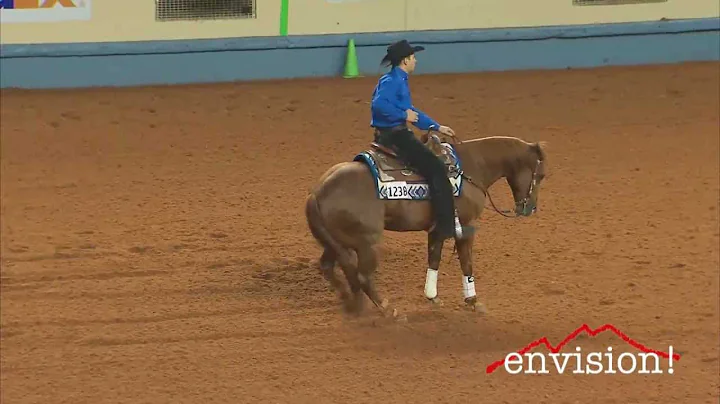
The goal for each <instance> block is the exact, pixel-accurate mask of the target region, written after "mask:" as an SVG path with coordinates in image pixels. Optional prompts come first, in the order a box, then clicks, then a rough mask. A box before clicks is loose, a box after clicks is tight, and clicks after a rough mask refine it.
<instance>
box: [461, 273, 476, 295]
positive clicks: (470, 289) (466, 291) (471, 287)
mask: <svg viewBox="0 0 720 404" xmlns="http://www.w3.org/2000/svg"><path fill="white" fill-rule="evenodd" d="M463 295H464V296H465V298H466V299H467V298H469V297H474V296H475V277H473V276H464V275H463Z"/></svg>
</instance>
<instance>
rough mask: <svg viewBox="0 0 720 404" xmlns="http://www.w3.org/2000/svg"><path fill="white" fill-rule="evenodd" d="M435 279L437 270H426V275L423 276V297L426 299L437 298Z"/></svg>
mask: <svg viewBox="0 0 720 404" xmlns="http://www.w3.org/2000/svg"><path fill="white" fill-rule="evenodd" d="M437 278H438V270H437V269H432V268H428V270H427V275H425V297H427V298H428V299H434V298H436V297H437V294H438V293H437Z"/></svg>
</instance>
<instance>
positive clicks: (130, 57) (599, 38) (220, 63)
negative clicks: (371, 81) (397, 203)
mask: <svg viewBox="0 0 720 404" xmlns="http://www.w3.org/2000/svg"><path fill="white" fill-rule="evenodd" d="M350 38H353V39H354V40H355V45H356V47H357V50H358V56H359V59H360V71H361V73H362V74H377V73H379V65H378V63H379V60H380V57H381V56H382V54H383V52H384V48H385V47H386V46H387V44H388V43H390V42H392V41H394V40H397V39H398V38H406V39H408V40H409V41H411V42H414V43H421V44H424V45H435V46H430V47H429V49H428V51H427V56H425V60H424V62H423V64H422V65H421V66H420V67H419V69H418V73H419V74H422V73H459V72H473V71H485V70H517V69H541V68H547V69H553V68H567V67H595V66H602V65H631V64H652V63H679V62H686V61H718V60H720V18H702V19H689V20H661V21H652V22H633V23H612V24H596V25H567V26H551V27H528V28H506V29H478V30H452V31H451V30H448V31H419V32H418V31H415V32H387V33H356V34H332V35H310V36H278V37H253V38H224V39H196V40H164V41H137V42H105V43H73V44H8V45H2V46H0V64H1V66H0V69H1V70H0V71H2V72H3V73H2V75H0V87H2V88H8V87H21V88H63V87H90V86H134V85H151V84H181V83H200V82H221V81H237V80H261V79H287V78H302V77H320V76H336V75H339V74H340V73H341V72H342V68H343V62H344V55H345V47H346V45H347V42H348V40H349V39H350ZM458 54H461V55H464V57H463V58H457V57H456V55H458ZM454 55H455V57H454ZM288 58H290V59H292V60H293V63H292V64H288V63H286V62H283V61H284V60H286V59H288ZM448 60H452V61H453V62H452V63H447V61H448ZM178 66H184V67H185V68H178ZM170 67H172V69H170ZM47 72H52V73H53V74H50V75H49V74H47Z"/></svg>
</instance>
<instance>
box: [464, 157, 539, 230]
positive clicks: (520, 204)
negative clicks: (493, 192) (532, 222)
mask: <svg viewBox="0 0 720 404" xmlns="http://www.w3.org/2000/svg"><path fill="white" fill-rule="evenodd" d="M542 163H543V161H542V160H540V159H538V160H537V161H536V163H535V169H534V170H533V174H532V181H530V185H529V186H528V191H527V194H526V195H525V197H524V198H522V199H521V200H519V201H517V202H515V211H514V212H515V214H514V215H511V213H512V212H513V211H511V210H500V209H498V208H497V206H495V202H493V200H492V196H490V192H488V190H487V189H485V188H484V187H483V186H482V185H480V184H478V183H476V182H475V181H473V179H472V178H471V177H470V176H469V175H467V174H465V173H464V172H463V171H460V176H461V177H462V178H463V179H464V180H466V181H467V182H469V183H470V184H472V185H474V186H475V187H477V188H479V189H480V190H481V191H483V193H484V194H485V196H486V197H487V198H488V200H489V201H490V205H491V206H492V207H493V209H495V212H497V213H499V214H500V215H502V216H505V217H509V218H515V217H519V216H530V214H532V213H535V211H536V210H537V207H536V206H533V207H532V209H530V211H529V212H528V205H529V203H530V201H531V200H532V196H533V193H534V192H535V187H536V186H537V173H538V170H539V169H540V166H541V165H542ZM519 208H520V209H519ZM518 212H521V213H518Z"/></svg>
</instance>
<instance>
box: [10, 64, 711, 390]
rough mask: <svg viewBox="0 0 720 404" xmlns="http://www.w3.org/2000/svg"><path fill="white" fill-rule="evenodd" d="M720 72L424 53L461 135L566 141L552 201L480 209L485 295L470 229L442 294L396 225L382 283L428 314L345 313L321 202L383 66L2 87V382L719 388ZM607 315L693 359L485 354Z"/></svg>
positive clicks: (411, 237)
mask: <svg viewBox="0 0 720 404" xmlns="http://www.w3.org/2000/svg"><path fill="white" fill-rule="evenodd" d="M719 71H720V69H719V65H718V64H717V63H699V64H685V65H675V66H654V67H630V68H629V67H623V68H602V69H592V70H564V71H533V72H510V73H486V74H472V75H448V76H417V77H414V78H413V79H412V89H413V97H414V101H415V103H416V105H417V106H419V107H420V108H422V109H423V110H425V111H426V112H428V113H429V114H430V115H431V116H433V117H434V118H436V119H437V120H439V121H440V122H442V123H444V124H447V125H450V126H451V127H453V128H454V129H455V130H456V131H457V132H458V134H459V135H460V136H461V137H464V138H473V137H481V136H490V135H509V136H517V137H521V138H523V139H526V140H532V141H536V140H544V141H547V142H549V144H548V146H549V148H548V153H549V161H548V173H549V177H548V178H547V180H546V183H545V185H544V186H543V188H542V190H541V194H540V205H539V208H540V211H539V212H538V214H537V216H535V217H532V218H529V219H517V220H516V219H507V218H504V217H501V216H500V215H497V214H495V213H494V212H493V211H491V210H486V211H485V213H484V215H483V218H482V220H481V222H480V223H479V228H480V235H479V238H478V239H477V240H476V252H475V258H474V263H475V268H476V275H477V281H476V282H477V291H478V294H479V296H480V298H481V300H482V301H483V302H484V303H485V304H486V305H487V307H488V310H489V311H488V313H487V314H486V315H485V316H481V315H478V314H477V313H472V312H468V311H466V310H464V309H463V307H462V289H461V288H462V284H461V274H460V270H459V266H458V263H457V260H456V258H455V257H454V256H452V245H451V244H450V243H447V244H446V247H445V251H444V258H443V261H442V266H441V276H440V280H439V290H440V294H441V296H442V297H443V298H444V300H445V303H446V304H445V306H443V307H439V308H433V307H430V306H429V305H428V303H426V301H425V300H424V297H423V283H424V279H425V268H426V256H425V248H426V247H425V241H426V238H425V237H426V236H425V234H424V233H406V234H398V233H386V236H385V239H384V241H383V244H382V247H381V248H380V253H381V259H382V261H381V266H380V268H379V269H378V286H379V288H380V291H381V292H382V293H383V295H384V296H385V297H387V298H388V299H390V300H391V302H393V303H395V304H396V305H398V306H399V308H400V309H401V310H402V311H404V312H405V313H406V314H407V316H408V322H407V323H393V322H388V321H385V320H383V319H380V318H379V317H378V316H377V315H376V314H375V313H374V312H373V311H372V306H371V305H368V306H367V309H368V310H367V313H366V315H365V316H364V317H362V318H347V317H345V316H344V315H343V314H342V313H341V311H340V307H339V305H338V302H337V300H336V298H335V296H334V295H333V294H332V293H331V292H330V291H329V290H328V287H327V285H326V283H325V282H324V280H323V279H322V277H321V276H320V275H319V274H318V272H317V270H316V262H317V259H318V256H319V254H320V249H319V248H318V246H317V245H316V244H315V242H314V241H313V240H312V238H311V237H310V233H309V231H308V229H307V227H306V223H305V218H304V215H303V203H304V198H305V196H306V193H307V191H308V189H309V188H310V187H311V186H312V184H313V183H314V181H315V180H316V179H317V178H318V177H319V176H320V175H321V174H322V173H323V171H324V170H325V169H327V168H328V167H330V166H331V165H332V164H334V163H336V162H339V161H345V160H349V159H352V157H353V156H354V155H355V153H357V152H359V151H361V150H362V149H363V148H365V147H367V145H368V143H369V141H370V140H371V137H372V135H371V132H370V130H369V110H368V108H369V106H368V102H369V99H370V95H371V92H372V89H373V86H374V83H375V78H372V77H368V78H363V79H358V80H342V79H318V80H300V81H285V82H257V83H242V84H218V85H199V86H184V87H153V88H132V89H90V90H73V91H18V90H8V91H3V93H2V115H1V116H0V118H1V120H0V122H1V129H2V139H1V140H2V250H1V253H2V288H1V291H2V324H1V325H2V329H1V330H2V375H1V380H2V402H3V403H8V404H27V403H43V404H49V403H54V404H60V403H72V404H81V403H92V404H103V403H128V404H141V403H173V404H180V403H203V404H212V403H425V402H432V403H466V402H475V403H479V402H483V403H526V402H527V403H552V404H562V403H617V404H629V403H671V404H672V403H717V402H718V388H719V385H718V374H719V369H718V366H719V364H718V356H719V352H718V328H719V327H720V323H719V322H720V316H719V315H720V313H719V309H718V276H719V270H718V266H719V265H720V259H719V253H718V245H719V243H720V237H719V234H718V195H719V192H720V188H719V186H718V182H719V174H718V172H719V170H720V164H719V163H718V158H719V157H718V156H719V153H720V145H719V143H720V142H719V140H718V136H719V135H718V130H719V129H718V124H719V119H720V116H719V112H718V111H720V100H719V95H718V88H720V87H719V86H720V79H719ZM491 192H492V193H493V198H494V200H495V202H496V203H498V204H499V205H502V207H503V208H507V207H509V206H510V204H511V202H512V201H511V199H510V193H509V188H508V187H507V185H506V184H505V183H497V184H496V185H495V186H494V187H493V188H492V190H491ZM583 323H587V324H588V325H590V326H591V327H598V326H600V325H603V324H606V323H610V324H613V325H615V326H616V327H618V328H619V329H621V330H622V331H623V332H625V333H626V334H627V335H628V336H630V337H632V338H633V339H635V340H637V341H639V342H641V343H643V344H645V345H647V346H649V347H651V348H655V349H659V350H665V349H667V347H668V345H673V346H674V349H675V350H676V351H677V352H679V353H680V354H681V355H682V357H681V360H680V361H678V362H676V363H675V364H674V370H675V373H674V374H672V375H669V374H663V375H619V374H617V375H597V376H589V375H573V374H564V375H557V374H550V375H544V376H539V375H535V376H533V375H510V374H508V373H507V372H505V371H504V370H502V369H499V370H497V371H496V372H494V373H492V374H486V373H485V368H486V366H488V365H489V364H490V363H492V362H493V361H496V360H498V359H502V358H503V357H504V355H505V354H506V353H508V352H511V351H514V350H518V349H520V348H522V347H523V346H525V345H527V344H529V343H530V342H532V341H533V340H535V339H538V338H540V337H542V336H547V337H548V338H549V340H550V341H551V342H553V343H557V342H559V341H560V340H561V339H562V338H564V337H565V336H566V335H567V334H568V333H570V332H571V331H573V330H574V329H576V328H577V327H578V326H580V325H581V324H583ZM576 345H578V346H581V347H582V348H583V349H585V350H588V349H595V348H596V349H599V350H604V349H605V347H606V346H608V345H612V346H614V347H615V349H616V352H617V353H619V352H622V351H623V350H626V351H634V350H633V348H631V347H628V346H626V345H625V344H624V342H622V340H620V339H619V338H618V337H615V336H613V335H609V334H603V335H601V336H598V337H595V338H584V339H581V340H578V341H577V342H576ZM573 346H574V345H573ZM543 349H544V348H543ZM568 349H572V348H571V346H569V347H568Z"/></svg>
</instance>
